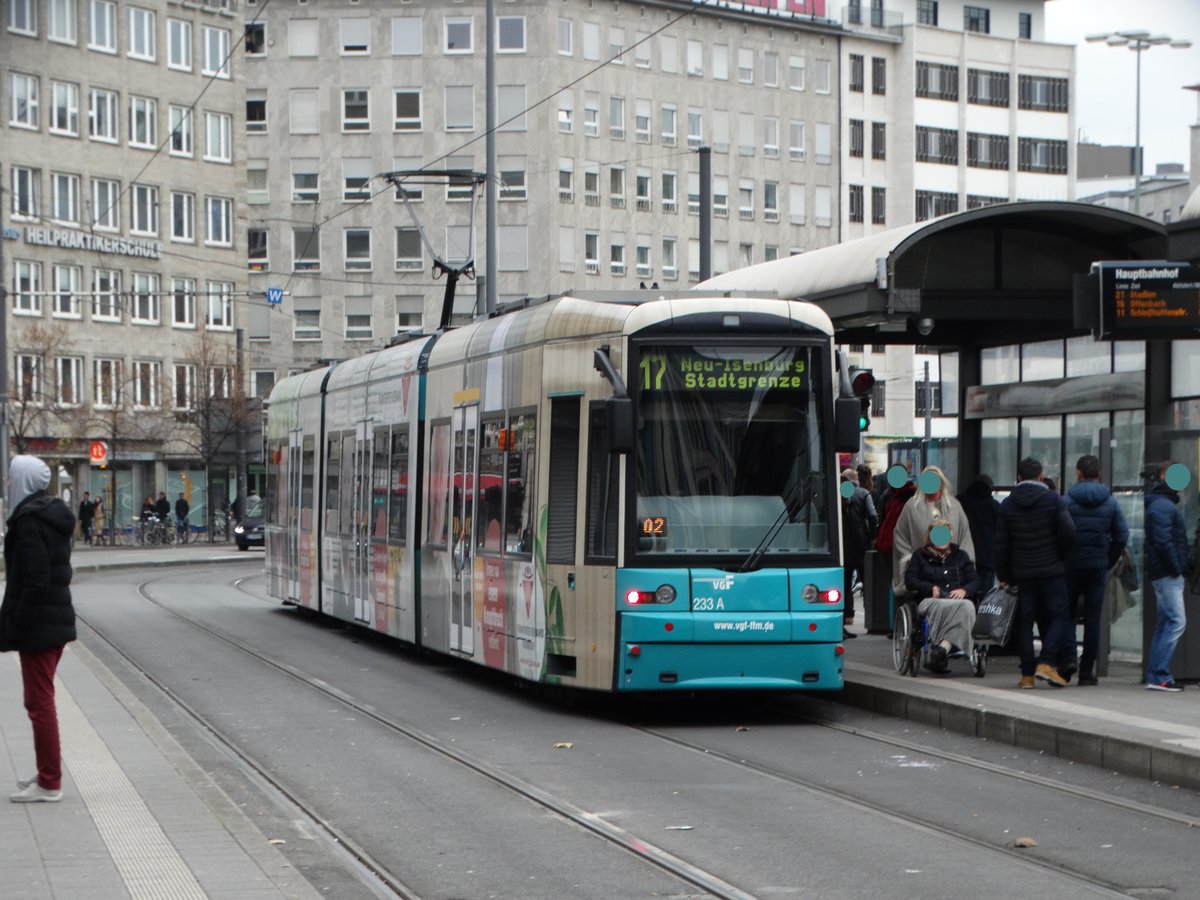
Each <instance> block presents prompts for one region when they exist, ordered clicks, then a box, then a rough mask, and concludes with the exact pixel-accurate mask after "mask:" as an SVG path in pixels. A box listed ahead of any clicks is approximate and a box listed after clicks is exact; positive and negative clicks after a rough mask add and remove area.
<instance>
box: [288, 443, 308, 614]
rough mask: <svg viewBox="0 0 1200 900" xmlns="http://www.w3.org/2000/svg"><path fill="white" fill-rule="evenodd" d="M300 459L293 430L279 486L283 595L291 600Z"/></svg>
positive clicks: (295, 594)
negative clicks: (284, 481)
mask: <svg viewBox="0 0 1200 900" xmlns="http://www.w3.org/2000/svg"><path fill="white" fill-rule="evenodd" d="M301 459H302V438H301V431H300V429H296V430H295V431H292V432H290V433H289V434H288V445H287V484H286V485H284V486H283V491H284V494H283V496H284V504H285V506H284V516H283V526H284V528H286V529H287V534H285V535H284V541H285V542H286V543H285V547H286V549H285V550H284V557H285V559H286V562H285V563H284V569H285V577H286V578H287V598H288V599H289V600H293V601H299V599H300V529H301V524H300V522H301V518H302V517H303V516H304V503H303V496H304V495H303V493H302V490H303V478H302V475H301V469H300V461H301Z"/></svg>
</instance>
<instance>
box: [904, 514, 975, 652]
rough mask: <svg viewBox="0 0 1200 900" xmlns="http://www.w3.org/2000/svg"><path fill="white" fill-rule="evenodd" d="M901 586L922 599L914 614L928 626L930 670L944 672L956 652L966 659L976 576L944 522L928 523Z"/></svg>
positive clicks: (969, 641)
mask: <svg viewBox="0 0 1200 900" xmlns="http://www.w3.org/2000/svg"><path fill="white" fill-rule="evenodd" d="M904 583H905V585H906V586H907V587H908V590H909V592H910V593H911V594H912V596H913V597H923V598H924V599H923V600H921V602H920V605H919V606H918V607H917V613H918V615H920V616H921V618H923V619H925V620H926V622H928V624H929V661H928V662H927V663H926V664H925V665H926V666H927V667H928V668H929V670H930V671H932V672H945V671H946V670H947V668H948V666H947V660H948V659H949V658H950V654H951V653H952V652H954V651H955V650H956V649H957V650H959V651H961V652H962V653H963V654H965V655H966V656H968V657H969V656H970V655H971V650H972V647H971V628H972V626H974V624H975V604H974V602H972V598H973V597H975V595H976V594H977V593H978V592H979V575H978V574H977V573H976V571H975V564H974V563H973V562H971V557H970V556H969V555H968V554H967V552H966V551H965V550H963V549H962V548H961V547H959V546H958V544H955V543H954V542H953V535H952V534H951V531H950V526H949V525H948V524H947V523H946V522H943V521H939V520H937V519H935V520H934V521H933V522H931V523H930V524H929V530H928V532H927V533H926V538H925V546H924V547H922V548H921V549H920V550H918V551H917V552H916V553H914V554H913V555H912V559H910V560H909V563H908V569H907V570H905V573H904Z"/></svg>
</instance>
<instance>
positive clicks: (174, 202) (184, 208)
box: [171, 191, 196, 244]
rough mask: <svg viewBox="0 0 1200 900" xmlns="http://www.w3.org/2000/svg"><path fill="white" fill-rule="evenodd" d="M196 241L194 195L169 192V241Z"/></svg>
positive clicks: (182, 192)
mask: <svg viewBox="0 0 1200 900" xmlns="http://www.w3.org/2000/svg"><path fill="white" fill-rule="evenodd" d="M195 239H196V195H195V194H189V193H187V192H186V191H172V192H171V240H173V241H183V242H186V243H189V244H190V243H192V242H193V241H195Z"/></svg>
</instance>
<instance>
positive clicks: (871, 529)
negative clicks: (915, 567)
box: [842, 468, 879, 639]
mask: <svg viewBox="0 0 1200 900" xmlns="http://www.w3.org/2000/svg"><path fill="white" fill-rule="evenodd" d="M842 487H843V488H844V489H845V492H844V493H843V494H842V572H843V579H842V587H843V593H842V603H843V604H844V605H845V614H844V618H843V621H842V638H843V639H849V638H853V637H856V635H855V634H854V633H853V632H852V631H850V630H848V629H847V628H846V626H847V625H853V624H854V573H855V572H857V573H858V579H859V581H861V580H862V577H863V571H864V570H863V559H864V557H865V556H866V553H867V548H868V547H870V546H871V536H872V535H873V534H874V533H875V529H876V528H877V527H878V525H879V518H878V516H876V514H875V504H874V503H873V502H872V501H871V495H870V494H869V493H867V491H866V489H864V488H862V487H860V486H859V484H858V476H857V473H855V471H854V470H853V469H849V468H847V469H843V470H842Z"/></svg>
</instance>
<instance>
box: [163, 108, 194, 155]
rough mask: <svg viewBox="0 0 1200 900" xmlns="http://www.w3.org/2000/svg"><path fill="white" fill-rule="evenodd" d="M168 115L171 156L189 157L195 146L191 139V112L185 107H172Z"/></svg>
mask: <svg viewBox="0 0 1200 900" xmlns="http://www.w3.org/2000/svg"><path fill="white" fill-rule="evenodd" d="M169 115H170V123H171V151H170V153H171V155H172V156H191V155H192V153H193V152H194V145H195V141H194V139H193V137H192V110H191V109H190V108H189V107H186V106H172V107H171V108H170V111H169Z"/></svg>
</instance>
